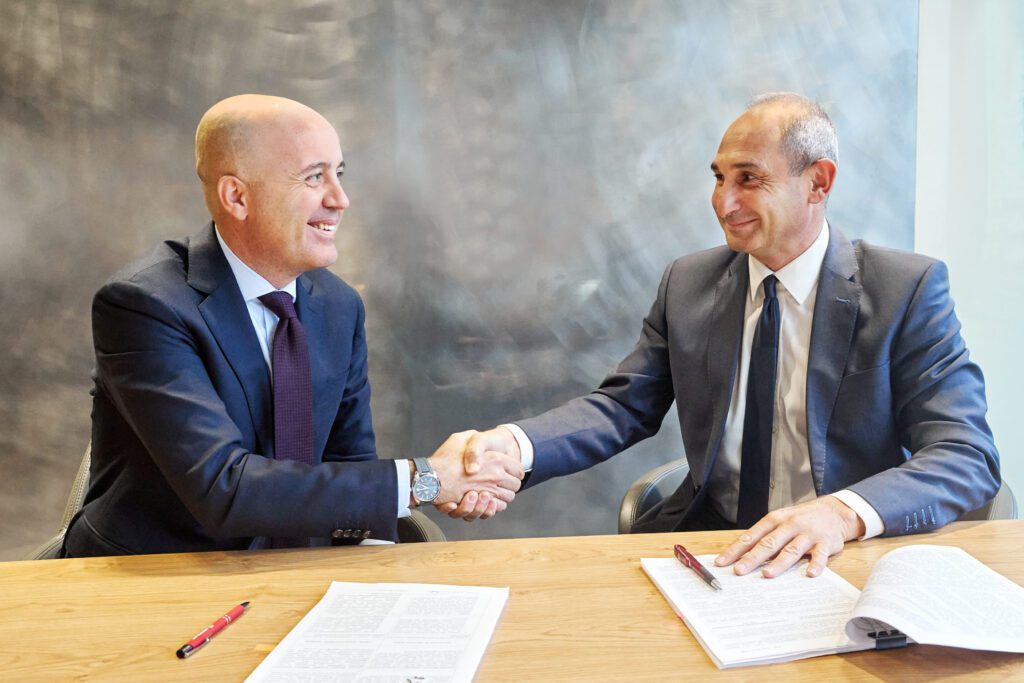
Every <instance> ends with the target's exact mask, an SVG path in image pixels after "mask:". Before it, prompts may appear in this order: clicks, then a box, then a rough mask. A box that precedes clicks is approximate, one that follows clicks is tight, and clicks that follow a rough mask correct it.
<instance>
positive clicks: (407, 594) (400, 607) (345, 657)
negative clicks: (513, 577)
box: [246, 581, 508, 683]
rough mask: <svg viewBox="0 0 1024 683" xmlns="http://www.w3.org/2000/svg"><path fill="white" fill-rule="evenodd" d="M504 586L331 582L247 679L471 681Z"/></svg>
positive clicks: (276, 682) (496, 615) (498, 614)
mask: <svg viewBox="0 0 1024 683" xmlns="http://www.w3.org/2000/svg"><path fill="white" fill-rule="evenodd" d="M507 600H508V588H487V587H481V586H442V585H430V584H415V583H343V582H340V581H335V582H333V583H332V584H331V587H330V588H329V589H328V590H327V593H326V594H325V595H324V597H323V598H322V599H321V600H320V602H318V603H317V604H316V606H315V607H313V609H311V610H310V611H309V613H308V614H306V616H305V617H303V618H302V621H300V622H299V623H298V624H297V625H296V626H295V628H293V629H292V630H291V632H290V633H288V635H287V636H285V638H284V640H282V641H281V642H280V643H279V644H278V646H277V647H276V648H274V650H273V652H271V653H270V654H269V655H268V656H267V658H266V659H264V660H263V662H261V663H260V665H259V666H258V667H256V670H255V671H253V672H252V674H250V675H249V678H247V679H246V680H247V681H253V682H256V681H261V682H262V681H265V682H267V683H270V682H273V683H287V682H290V681H295V682H299V681H301V682H303V683H309V682H313V681H366V682H367V683H369V682H371V681H372V682H373V683H384V682H391V681H395V682H399V681H400V682H401V683H405V682H406V681H416V683H439V682H441V681H444V682H446V683H448V682H451V683H456V682H459V681H471V680H472V679H473V674H474V673H475V672H476V669H477V666H479V664H480V659H481V658H482V657H483V654H484V650H485V649H486V648H487V643H488V642H490V640H491V634H492V633H494V627H495V626H496V625H497V623H498V619H499V617H501V612H502V610H503V609H504V607H505V602H506V601H507Z"/></svg>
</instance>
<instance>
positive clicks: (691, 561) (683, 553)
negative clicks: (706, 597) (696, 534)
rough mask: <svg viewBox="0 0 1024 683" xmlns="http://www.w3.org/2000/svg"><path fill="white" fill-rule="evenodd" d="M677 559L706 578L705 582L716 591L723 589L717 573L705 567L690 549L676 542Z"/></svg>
mask: <svg viewBox="0 0 1024 683" xmlns="http://www.w3.org/2000/svg"><path fill="white" fill-rule="evenodd" d="M676 559H677V560H679V561H680V562H682V563H683V566H684V567H689V568H690V569H692V570H693V571H695V572H697V575H698V576H699V577H700V578H702V579H704V583H706V584H707V585H709V586H711V587H712V588H714V589H715V590H716V591H720V590H722V584H720V583H719V582H718V579H716V578H715V575H714V574H712V573H711V572H709V571H708V570H707V569H705V568H704V565H702V564H701V563H700V562H698V561H697V558H696V557H694V556H693V555H691V554H690V551H689V550H687V549H686V548H684V547H683V546H681V545H679V544H678V543H677V544H676Z"/></svg>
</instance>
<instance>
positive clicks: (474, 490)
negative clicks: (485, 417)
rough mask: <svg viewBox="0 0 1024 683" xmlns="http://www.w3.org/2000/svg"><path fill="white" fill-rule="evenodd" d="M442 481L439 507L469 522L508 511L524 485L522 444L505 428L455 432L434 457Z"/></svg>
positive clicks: (437, 502)
mask: <svg viewBox="0 0 1024 683" xmlns="http://www.w3.org/2000/svg"><path fill="white" fill-rule="evenodd" d="M430 465H431V467H433V468H434V470H435V471H436V472H437V476H438V478H439V479H440V480H441V493H440V494H439V495H438V497H437V499H436V500H435V501H434V505H435V507H437V509H438V510H440V511H441V512H444V513H446V514H448V515H449V516H450V517H453V518H461V519H464V520H466V521H471V520H474V519H488V518H490V517H493V516H494V515H496V514H497V513H499V512H502V511H504V510H505V508H506V507H508V504H509V503H511V502H512V500H513V499H514V498H515V495H516V491H518V490H519V487H520V486H521V485H522V481H523V477H524V476H525V473H524V472H523V466H522V463H521V461H520V457H519V445H518V444H517V443H516V440H515V438H514V437H513V436H512V433H511V432H509V431H508V430H507V429H505V428H503V427H498V428H496V429H491V430H489V431H486V432H477V431H474V430H470V431H466V432H459V433H457V434H452V435H451V436H450V437H448V439H447V440H446V441H445V442H444V443H443V444H441V447H440V448H438V449H437V450H436V451H435V452H434V454H433V455H432V456H431V457H430Z"/></svg>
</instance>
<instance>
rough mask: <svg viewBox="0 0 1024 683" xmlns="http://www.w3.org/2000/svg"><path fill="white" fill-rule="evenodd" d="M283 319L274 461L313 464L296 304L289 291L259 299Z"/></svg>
mask: <svg viewBox="0 0 1024 683" xmlns="http://www.w3.org/2000/svg"><path fill="white" fill-rule="evenodd" d="M260 301H262V302H263V305H264V306H266V307H267V308H269V309H270V310H271V311H272V312H273V313H274V315H276V316H277V317H278V318H280V320H279V321H278V323H277V328H276V329H275V330H274V342H273V346H272V348H271V350H270V364H271V367H272V368H273V380H274V381H273V385H274V459H276V460H295V461H297V462H304V463H306V464H308V465H312V464H314V457H313V376H312V373H311V371H310V367H309V345H308V344H307V343H306V331H305V330H304V329H303V328H302V323H300V322H299V318H298V316H297V315H296V314H295V305H294V303H292V297H291V294H289V293H288V292H280V291H278V292H270V293H269V294H264V295H263V296H261V297H260ZM308 546H309V539H308V538H291V537H279V536H275V537H273V538H271V539H270V547H271V548H296V547H308Z"/></svg>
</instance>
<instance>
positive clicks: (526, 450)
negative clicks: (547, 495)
mask: <svg viewBox="0 0 1024 683" xmlns="http://www.w3.org/2000/svg"><path fill="white" fill-rule="evenodd" d="M498 426H499V427H504V428H505V429H507V430H508V431H510V432H512V436H514V437H515V439H516V443H517V444H519V460H520V462H521V463H522V465H523V469H524V470H526V471H527V472H529V471H530V470H532V469H533V442H532V441H530V437H528V436H527V435H526V432H524V431H523V428H522V427H520V426H519V425H514V424H504V425H498Z"/></svg>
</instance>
